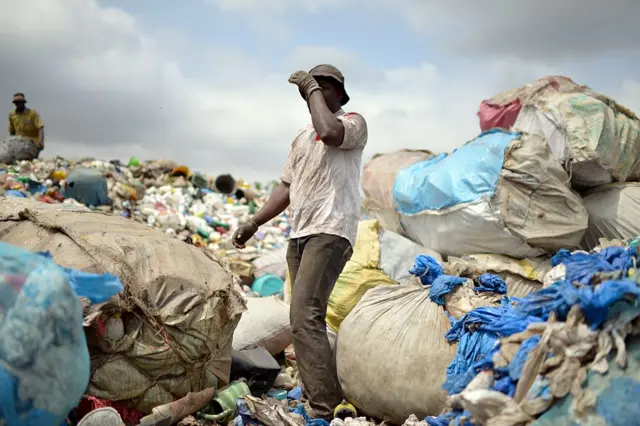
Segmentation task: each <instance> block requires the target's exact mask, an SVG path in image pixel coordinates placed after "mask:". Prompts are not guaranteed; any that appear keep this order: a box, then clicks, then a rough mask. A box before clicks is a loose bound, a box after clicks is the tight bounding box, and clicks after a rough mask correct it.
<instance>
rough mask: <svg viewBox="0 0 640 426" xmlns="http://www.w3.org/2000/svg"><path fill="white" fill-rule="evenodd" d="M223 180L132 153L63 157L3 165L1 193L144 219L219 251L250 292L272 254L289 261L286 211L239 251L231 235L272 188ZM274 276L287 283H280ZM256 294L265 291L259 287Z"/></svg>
mask: <svg viewBox="0 0 640 426" xmlns="http://www.w3.org/2000/svg"><path fill="white" fill-rule="evenodd" d="M221 177H224V178H226V180H225V181H224V182H223V183H224V184H225V185H224V186H229V185H231V188H226V187H225V188H223V190H224V191H225V192H221V190H219V189H218V188H217V186H216V184H217V185H219V186H223V185H222V183H220V180H221V179H220V178H221ZM217 181H218V182H217ZM217 181H216V178H215V177H213V176H211V177H207V176H204V175H202V174H200V173H197V172H192V171H191V170H189V168H188V167H186V166H179V165H177V164H176V163H174V162H171V161H166V160H155V161H147V162H140V161H139V160H137V159H135V158H132V159H131V160H130V161H129V163H128V164H121V163H120V162H119V161H115V160H114V161H110V162H106V161H98V160H93V159H87V160H66V159H63V158H59V157H58V158H55V159H50V160H33V161H21V162H18V163H17V164H14V165H9V166H6V167H4V168H0V195H4V196H8V197H17V198H33V199H37V200H39V201H41V202H43V203H47V204H64V205H74V206H79V205H83V206H86V207H89V208H91V209H93V210H97V211H102V212H105V213H110V214H114V215H120V216H122V217H125V218H130V219H132V220H134V221H136V222H142V223H145V224H147V225H148V226H150V227H152V228H156V229H158V230H160V231H162V232H164V233H166V234H167V235H169V236H171V237H175V238H177V239H179V240H181V241H185V242H187V243H189V244H193V245H195V246H196V247H204V248H205V249H207V250H210V251H211V252H213V253H215V254H216V256H217V257H219V258H221V259H223V260H224V261H225V262H226V263H227V264H228V266H230V267H231V269H232V270H233V271H234V273H236V274H237V275H239V276H240V277H241V278H242V281H243V284H245V285H247V287H245V290H246V291H247V293H248V295H250V296H252V295H254V292H252V291H251V289H250V288H249V286H251V284H252V283H253V280H254V279H257V278H260V277H261V276H262V275H267V272H268V271H269V268H270V266H269V265H271V264H272V263H273V256H275V259H277V263H278V264H281V263H282V262H284V254H283V253H284V251H283V249H284V247H285V244H286V238H287V236H288V233H289V231H290V226H289V224H288V220H287V215H286V214H284V213H283V214H282V215H280V216H279V217H278V218H276V219H275V220H274V221H272V222H271V223H270V224H269V225H268V226H265V227H262V228H261V229H260V232H258V234H256V236H255V237H254V238H252V239H251V240H250V241H249V242H248V244H247V246H248V248H247V249H245V250H244V251H243V252H241V253H240V252H238V251H237V250H236V249H235V248H234V247H233V244H232V243H231V237H232V235H233V232H234V231H235V229H236V228H237V227H238V226H239V224H241V223H242V222H244V221H245V220H247V219H248V218H249V217H250V216H251V215H252V214H253V213H255V211H256V210H257V209H259V208H260V207H261V206H262V204H263V203H264V202H265V201H266V198H267V196H268V193H269V191H270V189H271V187H272V186H273V185H265V186H262V185H260V184H255V185H253V186H252V185H249V184H248V183H246V182H244V181H242V180H239V181H237V182H236V181H235V180H234V179H233V178H231V177H230V176H228V175H222V176H219V177H218V178H217ZM229 181H230V182H229ZM271 252H276V253H275V254H274V255H273V256H271V258H270V257H269V256H266V255H268V254H270V253H271ZM265 256H266V257H265ZM259 257H263V258H262V259H261V260H258V261H257V267H254V266H253V265H252V264H251V263H252V261H253V260H255V259H258V258H259ZM270 259H271V260H270ZM280 259H282V262H280ZM265 262H266V263H265ZM263 271H264V272H263ZM272 272H273V271H272ZM275 272H276V273H275V274H272V273H269V274H268V275H269V277H268V278H269V279H270V280H271V281H270V285H271V286H273V285H276V286H278V287H279V289H278V291H276V293H277V292H282V285H283V282H284V281H283V280H284V272H283V271H275ZM274 275H275V276H278V277H280V280H281V281H282V282H281V283H279V284H278V282H277V281H275V279H274V278H273V276H274ZM257 287H258V289H260V288H262V287H263V286H262V284H260V285H258V286H257ZM267 287H269V285H267ZM267 293H268V291H267ZM258 294H261V295H265V294H262V293H261V291H260V290H258ZM274 294H275V293H274ZM266 295H269V294H266Z"/></svg>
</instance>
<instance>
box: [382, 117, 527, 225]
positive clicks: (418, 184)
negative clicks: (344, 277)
mask: <svg viewBox="0 0 640 426" xmlns="http://www.w3.org/2000/svg"><path fill="white" fill-rule="evenodd" d="M519 137H520V133H518V132H507V131H505V130H501V129H492V130H489V131H487V132H484V133H482V134H481V135H480V136H478V137H477V138H476V139H474V140H472V141H471V142H469V143H467V144H465V145H463V146H462V147H460V148H459V149H457V150H456V151H454V152H453V153H452V154H451V155H448V156H447V155H445V154H440V155H438V156H437V157H434V158H430V159H428V160H426V161H421V162H419V163H415V164H412V165H411V166H409V167H407V168H406V169H403V170H401V171H400V172H399V173H398V175H397V176H396V180H395V182H394V184H393V200H394V202H395V204H396V207H397V208H398V210H399V211H400V212H401V213H403V214H417V213H420V212H423V211H425V210H441V209H446V208H448V207H452V206H455V205H458V204H463V203H469V202H472V201H476V200H478V199H480V198H481V197H482V196H489V197H492V196H493V194H494V192H495V189H496V185H497V183H498V178H499V177H500V172H501V171H502V165H503V164H504V157H505V152H506V150H507V148H508V147H509V145H510V144H511V143H512V142H513V141H514V140H516V139H518V138H519Z"/></svg>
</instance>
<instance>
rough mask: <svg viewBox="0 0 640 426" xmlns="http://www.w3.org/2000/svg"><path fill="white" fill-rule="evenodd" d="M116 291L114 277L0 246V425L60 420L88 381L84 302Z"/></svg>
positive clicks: (118, 285) (23, 425)
mask: <svg viewBox="0 0 640 426" xmlns="http://www.w3.org/2000/svg"><path fill="white" fill-rule="evenodd" d="M122 289H123V287H122V284H121V283H120V281H119V280H118V279H117V278H116V277H114V276H111V275H108V274H107V275H95V274H88V273H83V272H80V271H76V270H71V269H65V268H62V267H60V266H58V265H56V264H55V263H54V262H53V261H52V260H51V258H50V256H49V254H48V253H31V252H28V251H25V250H23V249H20V248H17V247H14V246H12V245H9V244H5V243H0V423H1V424H6V425H11V426H37V425H60V424H61V422H62V421H63V420H64V419H65V418H66V417H67V414H68V412H69V411H70V410H71V409H72V408H74V407H75V406H76V405H77V403H78V401H79V400H80V398H81V397H82V395H83V394H84V392H85V389H86V388H87V384H88V383H89V376H90V365H89V351H88V348H87V341H86V339H85V334H84V331H83V327H82V323H83V305H84V306H87V307H88V306H89V305H90V304H101V303H104V302H106V301H107V300H108V299H110V298H111V297H112V296H114V295H115V294H117V293H119V292H120V291H122ZM81 300H82V301H81Z"/></svg>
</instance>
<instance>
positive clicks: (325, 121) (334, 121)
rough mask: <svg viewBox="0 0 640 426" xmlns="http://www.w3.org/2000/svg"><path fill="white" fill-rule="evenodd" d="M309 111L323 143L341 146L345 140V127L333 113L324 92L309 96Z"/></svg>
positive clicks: (317, 91)
mask: <svg viewBox="0 0 640 426" xmlns="http://www.w3.org/2000/svg"><path fill="white" fill-rule="evenodd" d="M309 110H310V111H311V122H312V123H313V128H314V130H315V131H316V133H317V134H318V136H320V139H321V140H322V142H323V143H325V144H326V145H329V146H333V147H336V146H340V145H342V142H343V140H344V126H343V125H342V122H341V121H340V120H338V118H337V117H336V116H335V114H334V113H332V112H331V110H330V109H329V107H328V106H327V103H326V102H325V100H324V97H323V96H322V90H315V91H313V92H311V95H310V96H309Z"/></svg>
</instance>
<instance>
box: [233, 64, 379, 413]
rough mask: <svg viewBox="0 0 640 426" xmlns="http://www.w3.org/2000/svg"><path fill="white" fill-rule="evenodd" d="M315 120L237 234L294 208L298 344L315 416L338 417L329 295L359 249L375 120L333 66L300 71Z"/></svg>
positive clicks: (244, 237) (291, 260)
mask: <svg viewBox="0 0 640 426" xmlns="http://www.w3.org/2000/svg"><path fill="white" fill-rule="evenodd" d="M289 82H290V83H292V84H294V85H296V86H297V87H298V89H299V91H300V95H302V98H303V99H304V100H305V101H306V103H307V107H308V109H309V112H310V113H311V123H312V124H310V125H309V126H307V127H305V128H304V129H302V130H301V131H300V132H299V133H298V135H297V136H296V138H295V139H294V141H293V143H292V145H291V151H290V152H289V157H288V159H287V163H286V165H285V166H284V169H283V171H282V174H281V183H280V185H279V186H278V187H276V189H275V190H274V191H273V192H272V193H271V196H270V198H269V200H268V201H267V202H266V204H265V205H264V207H263V208H262V209H261V210H260V211H259V212H258V213H256V215H255V216H254V217H253V220H250V221H249V222H247V223H245V224H243V225H241V226H240V227H239V228H238V230H237V231H236V233H235V234H234V236H233V242H234V244H235V246H236V247H238V248H244V246H245V243H246V242H247V241H248V240H249V239H250V238H251V237H252V236H253V235H254V234H255V233H256V232H257V230H258V227H259V226H261V225H263V224H265V223H267V222H268V221H270V220H271V219H273V218H274V217H276V216H278V215H279V214H280V213H282V212H283V211H284V210H285V209H286V208H287V207H288V206H291V217H290V222H291V229H292V230H291V235H290V240H289V248H288V251H287V264H288V268H289V276H290V279H291V283H292V286H293V288H292V297H291V312H290V319H291V328H292V331H293V346H294V349H295V352H296V360H297V363H298V368H299V371H300V375H301V377H302V381H303V384H304V391H305V394H306V396H307V397H308V400H309V405H310V406H311V413H308V414H309V415H310V416H311V417H313V418H322V419H325V420H330V419H332V418H333V411H334V408H335V407H336V406H338V405H339V404H340V403H341V402H342V396H341V393H340V387H339V384H338V378H337V374H336V366H335V361H334V358H333V352H332V350H331V348H330V346H329V340H328V338H327V332H326V322H325V316H326V312H327V303H328V300H329V295H330V294H331V291H332V290H333V287H334V285H335V283H336V280H337V279H338V276H339V275H340V273H341V272H342V269H343V268H344V265H345V263H346V262H347V261H348V260H349V258H350V257H351V254H352V253H353V245H354V244H355V239H356V234H357V231H358V220H359V218H360V189H359V185H360V162H361V158H362V151H363V149H364V147H365V145H366V144H367V124H366V122H365V120H364V118H363V117H362V116H361V115H360V114H356V113H345V112H344V111H343V110H342V106H343V105H345V104H346V103H347V102H348V101H349V96H348V95H347V92H346V91H345V88H344V77H343V76H342V73H341V72H340V71H338V69H337V68H335V67H334V66H332V65H318V66H317V67H315V68H313V69H312V70H311V71H309V72H305V71H297V72H295V73H293V74H292V75H291V77H290V78H289Z"/></svg>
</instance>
